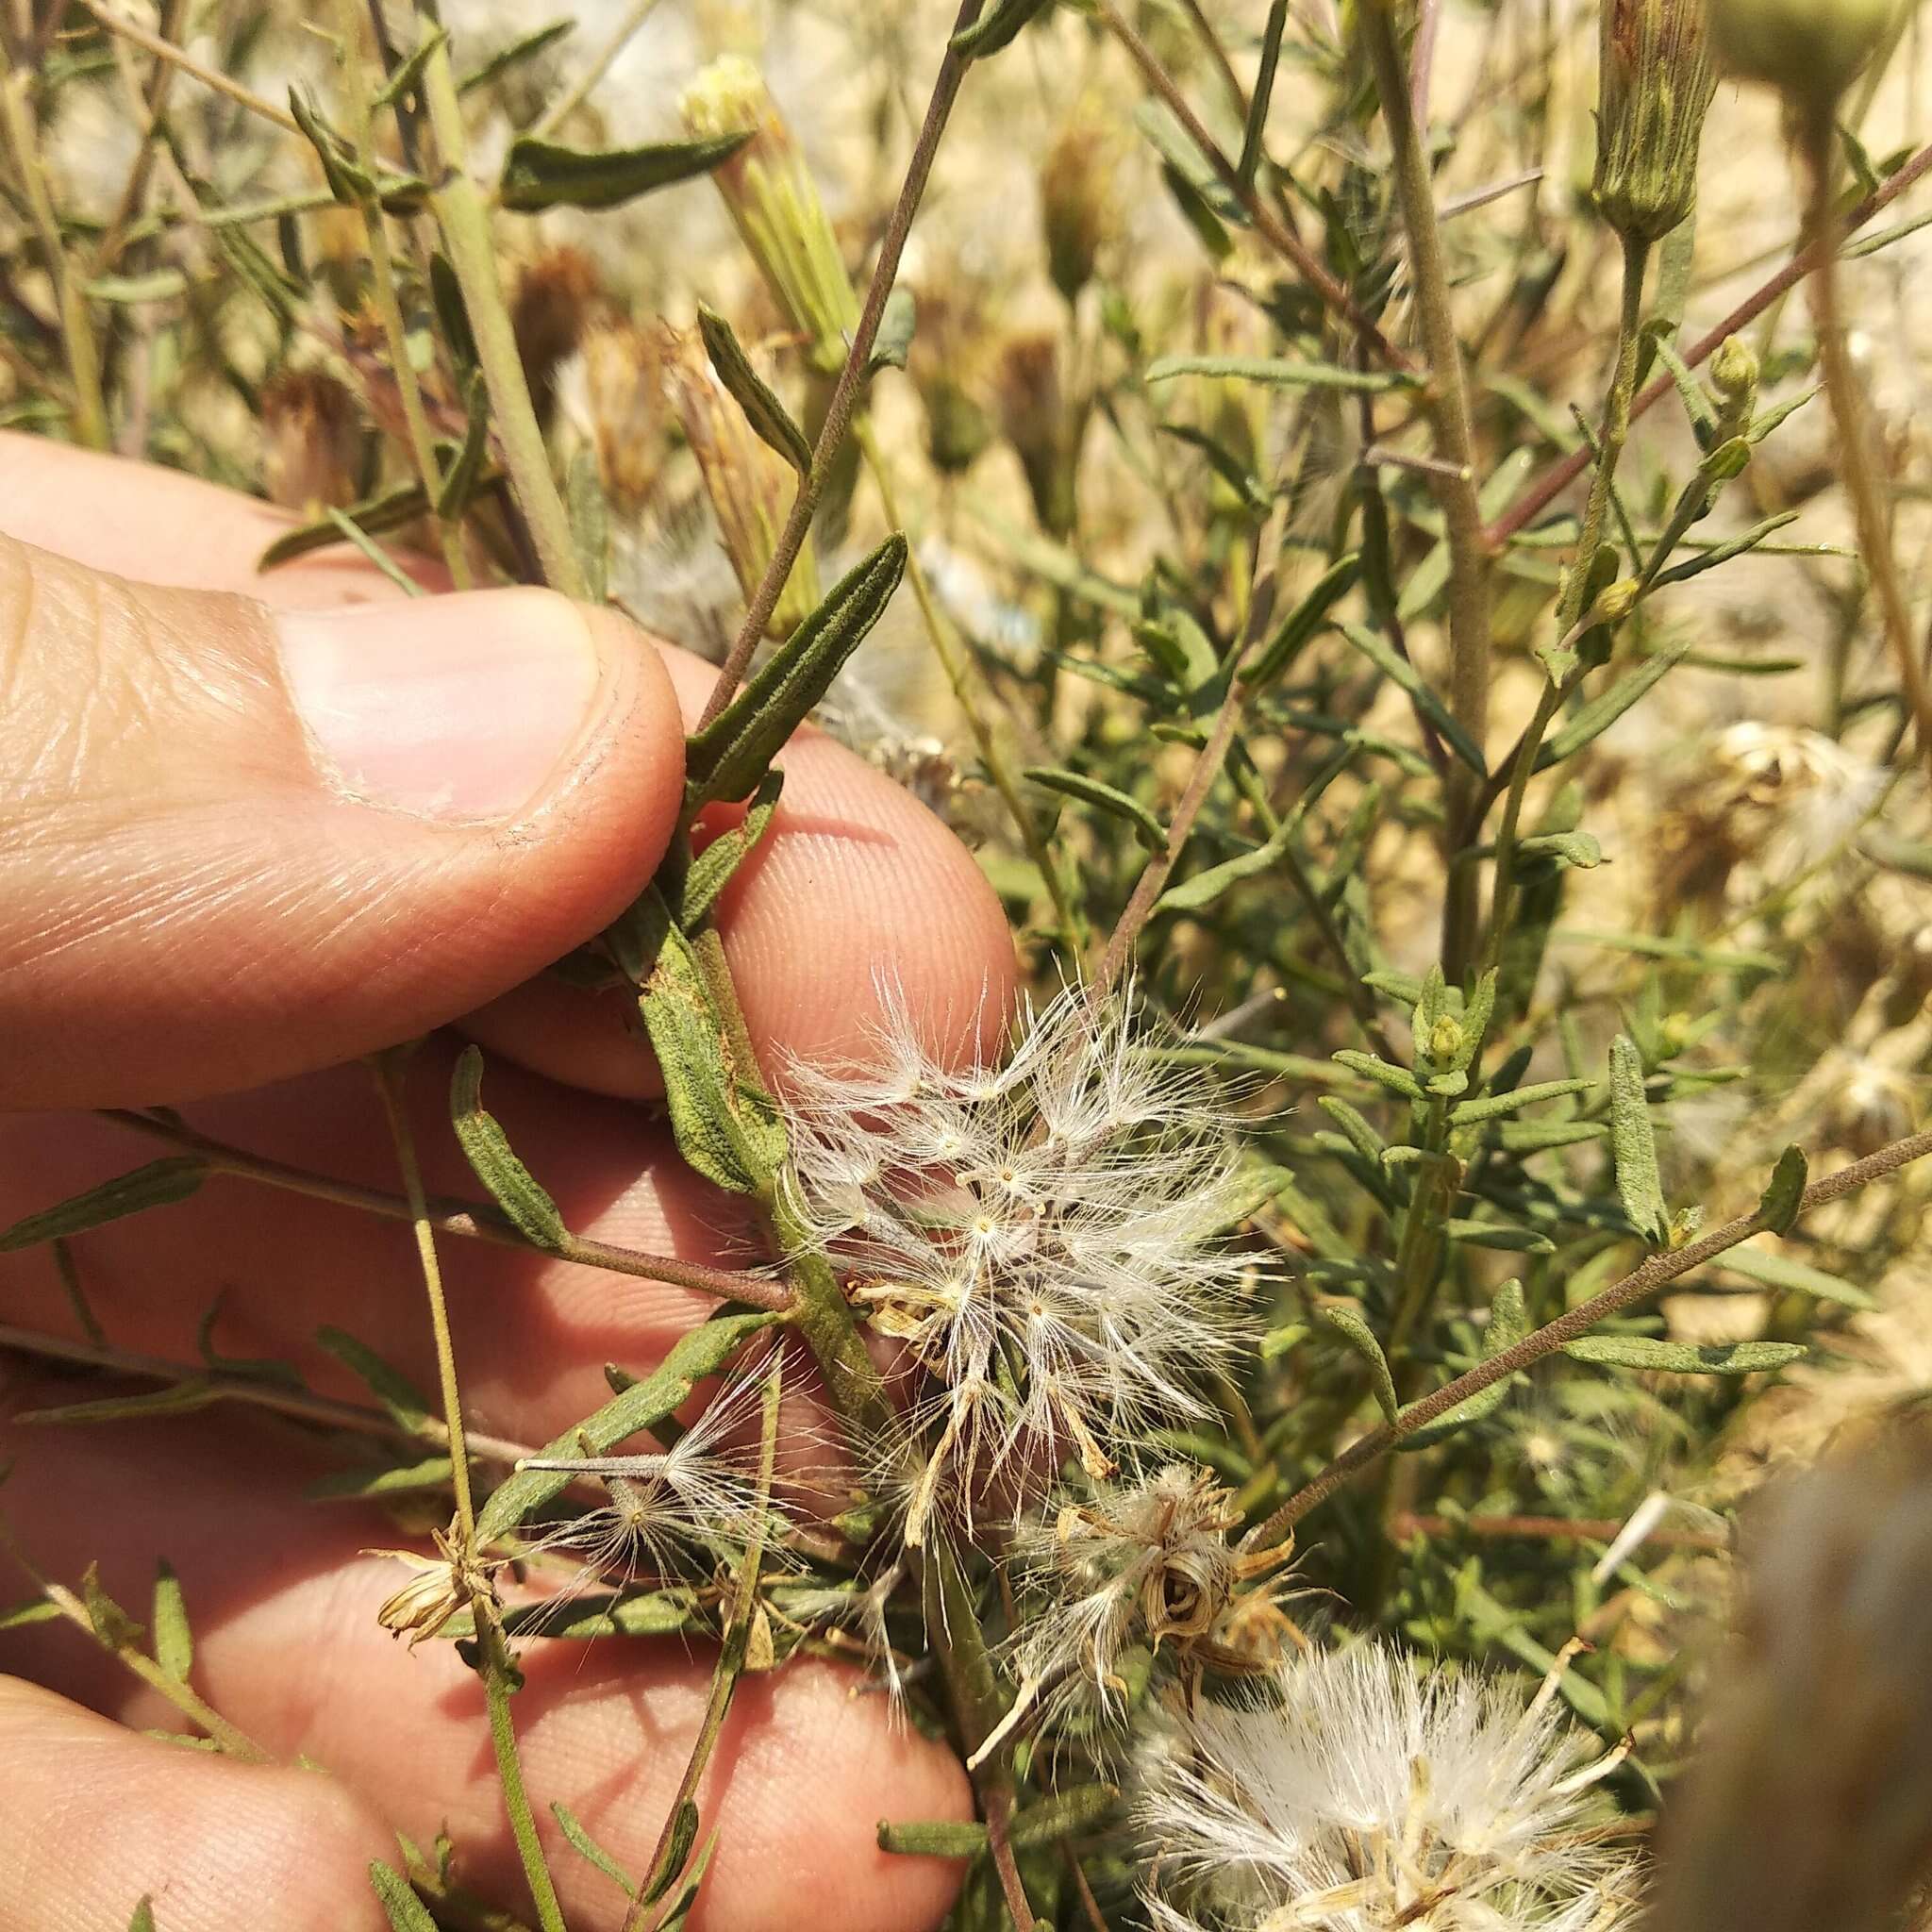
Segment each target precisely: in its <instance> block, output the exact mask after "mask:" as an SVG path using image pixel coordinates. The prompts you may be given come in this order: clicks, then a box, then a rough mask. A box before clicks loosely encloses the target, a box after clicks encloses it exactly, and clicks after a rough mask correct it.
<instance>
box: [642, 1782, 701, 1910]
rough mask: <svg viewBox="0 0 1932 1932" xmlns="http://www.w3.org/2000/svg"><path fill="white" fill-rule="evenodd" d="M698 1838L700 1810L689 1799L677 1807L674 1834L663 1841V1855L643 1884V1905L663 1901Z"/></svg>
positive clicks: (672, 1828)
mask: <svg viewBox="0 0 1932 1932" xmlns="http://www.w3.org/2000/svg"><path fill="white" fill-rule="evenodd" d="M697 1835H698V1807H696V1805H694V1804H693V1803H692V1802H691V1799H689V1798H687V1799H685V1800H684V1802H683V1803H682V1804H681V1805H679V1806H678V1807H677V1816H676V1818H675V1819H674V1820H673V1822H672V1826H671V1835H670V1836H669V1838H667V1839H666V1840H665V1841H664V1852H663V1856H662V1857H660V1858H659V1859H658V1863H657V1864H656V1865H655V1866H654V1867H653V1868H652V1871H651V1875H650V1877H649V1878H648V1879H646V1880H645V1882H644V1903H645V1904H646V1905H650V1904H651V1903H652V1902H653V1901H655V1900H657V1899H660V1898H662V1897H663V1896H664V1894H665V1893H666V1892H667V1891H669V1890H671V1888H672V1886H673V1885H675V1883H676V1882H677V1874H679V1873H680V1872H682V1871H683V1870H684V1867H685V1861H686V1860H687V1859H688V1858H689V1857H691V1846H692V1844H693V1843H695V1842H696V1840H697Z"/></svg>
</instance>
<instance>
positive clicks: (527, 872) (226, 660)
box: [0, 540, 683, 1107]
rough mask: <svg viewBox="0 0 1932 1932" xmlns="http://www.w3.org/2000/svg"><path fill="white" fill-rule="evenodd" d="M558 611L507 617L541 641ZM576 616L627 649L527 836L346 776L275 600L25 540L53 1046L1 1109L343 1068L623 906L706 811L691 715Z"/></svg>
mask: <svg viewBox="0 0 1932 1932" xmlns="http://www.w3.org/2000/svg"><path fill="white" fill-rule="evenodd" d="M512 597H513V598H514V599H518V600H522V601H521V602H520V603H519V602H512V601H510V598H512ZM548 597H549V593H548V592H543V591H517V592H513V593H509V595H508V596H507V597H506V599H505V600H504V601H503V602H502V603H501V604H500V605H498V606H497V607H496V608H500V609H502V610H504V611H505V612H506V621H508V613H509V612H511V611H519V612H521V613H523V614H522V615H521V616H520V617H519V619H518V621H519V622H526V621H528V613H529V611H530V609H531V608H532V600H543V599H546V598H548ZM554 611H555V615H554V616H553V617H551V618H549V619H547V620H546V622H547V623H549V624H550V625H552V626H553V627H555V626H558V625H561V626H577V627H582V626H585V625H589V626H591V633H590V635H588V636H587V638H586V642H587V643H590V642H591V641H596V644H597V649H596V658H595V661H596V663H597V665H598V667H599V669H598V678H599V682H598V686H597V689H596V691H595V694H594V695H593V697H592V698H591V706H590V709H589V712H588V714H587V720H586V723H585V724H584V725H583V727H582V729H581V731H580V732H579V734H578V737H577V739H576V741H575V748H574V749H573V750H572V752H571V753H569V754H568V755H567V756H565V757H564V758H562V759H561V761H560V762H559V763H558V765H557V767H556V768H555V770H554V772H553V774H552V776H551V778H550V779H549V780H548V782H547V783H546V784H545V785H544V786H543V787H542V789H541V791H539V793H538V795H537V797H536V798H535V799H534V800H533V801H532V803H531V805H530V806H529V807H528V808H526V809H525V811H523V812H522V813H521V814H520V815H519V817H518V818H517V820H516V822H515V823H514V824H509V825H505V824H486V825H462V824H437V823H431V822H429V821H426V820H424V819H421V818H418V817H415V816H413V815H410V814H406V813H399V812H392V811H388V810H385V809H383V808H379V807H375V806H372V805H370V804H367V803H364V802H362V801H360V800H358V799H356V798H353V797H351V796H348V795H345V794H344V793H342V792H341V791H340V789H339V788H337V787H336V786H335V785H334V784H333V783H332V782H331V781H330V780H328V779H326V778H325V776H324V775H323V774H322V773H321V772H319V771H318V769H317V768H316V765H315V763H314V761H313V760H312V758H311V757H310V755H309V751H308V739H307V735H306V733H305V731H304V728H303V725H302V724H301V722H300V720H299V718H298V716H297V714H296V711H295V708H294V705H293V702H292V700H291V696H290V693H289V691H288V689H287V687H286V685H285V683H284V681H283V678H282V672H281V657H280V647H279V644H278V642H277V641H276V639H275V635H274V632H273V627H272V625H271V622H270V619H269V616H268V613H267V612H266V611H265V610H264V609H263V608H262V607H261V606H259V605H258V604H257V603H255V602H253V601H252V600H249V599H246V598H243V597H240V596H235V595H231V594H228V593H219V594H217V595H214V596H209V595H207V594H203V593H192V592H184V591H142V590H138V589H137V588H136V587H135V586H133V585H131V584H129V583H128V582H126V581H125V580H123V579H119V578H112V577H104V576H100V575H95V574H92V573H90V572H88V571H84V570H82V569H80V568H79V567H77V566H76V565H75V564H74V563H72V562H71V561H69V560H68V559H66V558H59V557H56V556H53V555H52V554H50V553H47V552H44V551H38V550H33V549H30V548H29V547H27V546H25V545H23V544H19V543H14V542H12V541H4V540H0V670H4V672H5V675H6V676H7V679H8V734H7V742H8V754H9V757H11V758H14V759H16V760H17V762H16V763H15V765H14V767H13V771H12V774H11V777H10V780H9V783H8V788H7V791H8V796H7V800H6V818H7V823H8V838H7V839H6V841H4V845H0V903H4V904H5V905H6V906H7V908H8V916H7V920H6V922H5V925H4V928H0V1030H4V1031H5V1033H6V1035H7V1036H8V1037H9V1038H12V1039H15V1040H26V1039H31V1040H33V1041H35V1051H34V1052H33V1053H32V1054H31V1055H18V1054H17V1055H13V1056H10V1057H8V1063H7V1065H6V1067H5V1068H4V1069H0V1099H4V1100H5V1101H6V1102H7V1103H8V1104H11V1105H13V1106H23V1107H25V1106H47V1105H53V1104H59V1103H61V1102H68V1103H72V1102H75V1101H81V1102H88V1103H92V1104H99V1103H103V1102H110V1101H114V1102H127V1101H132V1100H141V1099H152V1098H153V1097H155V1096H156V1095H157V1094H164V1095H166V1096H168V1097H169V1098H171V1099H176V1100H179V1099H186V1098H191V1097H193V1096H194V1095H197V1094H201V1093H207V1092H219V1091H227V1090H229V1089H232V1088H236V1087H240V1086H244V1085H250V1084H253V1083H254V1082H256V1081H258V1080H260V1079H264V1078H271V1077H275V1076H277V1075H279V1074H289V1073H295V1072H299V1071H302V1070H304V1069H306V1068H307V1067H310V1066H318V1065H326V1064H327V1063H328V1062H329V1061H331V1060H334V1059H339V1058H346V1057H347V1056H349V1055H351V1054H354V1053H359V1052H365V1051H368V1050H370V1049H371V1048H374V1047H376V1046H380V1045H385V1044H387V1043H389V1042H390V1041H393V1040H396V1039H399V1038H407V1037H408V1036H409V1035H410V1034H413V1033H418V1032H422V1031H425V1030H426V1029H427V1028H428V1027H429V1026H432V1025H436V1024H441V1023H442V1022H444V1021H447V1020H449V1019H451V1018H453V1017H454V1016H455V1015H456V1014H458V1013H459V1012H461V1011H462V1010H463V1009H464V1008H466V1007H469V1006H472V1005H475V1003H476V1002H477V1001H478V1000H479V999H483V998H486V997H489V996H491V995H493V994H495V993H497V992H500V991H502V990H503V989H504V988H505V987H506V986H508V985H510V984H513V983H514V982H515V981H516V980H518V979H519V978H521V977H523V976H525V974H529V973H531V972H534V971H536V970H538V969H540V968H541V966H542V965H544V964H545V963H546V962H547V961H549V960H551V959H553V958H556V957H557V956H558V954H559V953H561V952H564V951H566V950H568V948H569V947H570V946H572V945H573V944H575V943H576V942H577V941H580V940H581V939H583V938H585V937H587V936H588V935H589V934H591V932H594V931H595V930H596V929H597V928H598V927H599V926H600V925H602V924H605V923H607V922H608V920H609V919H610V918H612V917H614V916H615V914H616V913H617V912H618V911H620V910H622V908H624V906H625V904H627V903H628V901H629V899H630V898H631V896H632V895H633V893H634V892H635V891H636V888H637V884H638V881H639V880H640V879H641V878H642V877H644V876H646V875H647V874H648V873H649V872H650V870H651V869H652V868H653V867H654V866H655V865H656V863H657V861H658V857H659V856H660V855H661V853H662V851H663V848H664V845H665V842H666V841H667V840H668V837H669V835H670V830H671V826H672V824H673V821H674V820H675V814H676V809H677V805H678V800H679V797H680V792H681V783H682V765H683V752H682V738H681V733H680V731H679V728H678V721H677V713H676V709H675V702H674V701H673V699H672V696H671V691H670V687H669V684H668V682H667V680H666V678H665V675H664V672H663V669H662V666H661V665H660V664H659V662H658V658H657V657H656V654H655V652H654V651H653V650H652V648H651V647H650V646H649V645H648V644H647V643H645V642H644V641H642V640H641V637H639V636H638V635H637V634H635V633H632V632H630V631H629V630H628V628H627V627H626V626H625V625H623V623H622V621H621V620H619V619H618V618H616V617H614V616H610V615H607V614H604V613H595V614H591V615H587V614H586V613H583V612H581V611H578V610H575V609H574V608H572V607H570V606H568V605H566V604H564V603H562V602H561V600H555V602H554ZM565 634H566V635H567V634H568V633H567V631H566V633H565ZM81 1016H85V1019H86V1024H75V1022H76V1020H77V1019H79V1018H80V1017H81Z"/></svg>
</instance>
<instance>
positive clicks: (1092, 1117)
mask: <svg viewBox="0 0 1932 1932" xmlns="http://www.w3.org/2000/svg"><path fill="white" fill-rule="evenodd" d="M789 1084H790V1094H791V1098H790V1099H789V1101H788V1102H787V1116H788V1119H787V1125H788V1128H789V1130H790V1134H791V1147H792V1162H791V1169H790V1171H789V1173H788V1176H787V1182H786V1186H787V1195H788V1200H787V1211H788V1214H789V1216H790V1218H791V1221H792V1222H793V1223H794V1224H795V1225H796V1227H797V1229H798V1230H799V1231H800V1232H801V1233H802V1235H803V1236H804V1237H805V1239H806V1240H807V1241H809V1242H810V1243H812V1244H813V1245H815V1246H816V1247H817V1248H818V1249H819V1250H820V1251H821V1252H822V1253H824V1254H825V1255H826V1256H827V1257H829V1258H830V1259H831V1260H832V1262H833V1264H834V1265H835V1266H836V1267H838V1268H839V1269H840V1270H841V1272H842V1274H844V1275H845V1276H846V1278H847V1280H848V1282H849V1284H850V1287H849V1292H850V1293H851V1294H852V1296H853V1297H854V1299H855V1300H856V1301H857V1302H858V1303H859V1304H860V1305H862V1306H864V1307H869V1308H870V1309H871V1310H872V1313H873V1319H874V1324H875V1325H876V1326H877V1327H878V1328H879V1329H881V1330H882V1331H883V1332H885V1333H887V1334H889V1335H892V1336H896V1337H899V1338H901V1339H903V1340H904V1341H906V1342H907V1343H908V1346H909V1348H910V1350H911V1353H912V1354H913V1356H914V1357H916V1358H917V1360H918V1361H919V1362H920V1363H921V1364H922V1365H923V1366H924V1368H925V1369H926V1370H927V1371H928V1372H929V1373H930V1374H931V1375H932V1376H933V1378H934V1383H935V1391H934V1392H933V1393H932V1394H931V1395H930V1396H929V1397H927V1398H925V1399H924V1400H922V1401H921V1402H920V1403H919V1404H918V1405H916V1407H915V1408H914V1412H913V1417H912V1424H913V1430H914V1434H915V1436H916V1437H917V1438H918V1439H919V1440H920V1441H921V1443H922V1450H921V1456H920V1461H921V1464H922V1467H921V1471H920V1474H918V1476H917V1478H916V1480H914V1481H913V1483H912V1491H911V1496H910V1501H909V1505H908V1517H907V1524H906V1539H907V1541H908V1542H910V1543H914V1544H917V1543H919V1542H921V1541H923V1540H924V1535H925V1532H926V1528H927V1526H928V1524H929V1523H930V1521H931V1519H932V1517H933V1514H934V1511H935V1509H936V1508H938V1507H944V1508H945V1509H946V1510H947V1512H948V1513H949V1514H951V1515H953V1516H954V1517H956V1518H957V1519H958V1520H960V1521H962V1522H963V1523H965V1524H967V1525H968V1526H969V1527H970V1524H971V1522H972V1511H973V1503H974V1495H975V1493H978V1492H980V1491H983V1490H984V1488H985V1486H986V1485H987V1484H988V1483H989V1482H990V1481H991V1480H993V1479H995V1478H1000V1477H1003V1478H1004V1479H1005V1480H1007V1481H1008V1482H1009V1483H1013V1482H1019V1481H1022V1480H1024V1479H1025V1478H1027V1477H1029V1476H1030V1477H1036V1478H1037V1477H1038V1476H1040V1475H1041V1474H1043V1473H1044V1472H1045V1471H1048V1470H1051V1469H1052V1468H1054V1467H1057V1466H1058V1463H1059V1462H1060V1461H1061V1460H1062V1459H1064V1457H1066V1456H1067V1455H1069V1454H1074V1455H1077V1456H1078V1457H1079V1459H1080V1461H1081V1463H1082V1465H1083V1466H1084V1467H1085V1469H1086V1470H1087V1472H1088V1474H1089V1475H1090V1476H1091V1477H1092V1478H1094V1479H1095V1480H1100V1479H1103V1478H1105V1477H1108V1476H1109V1475H1111V1474H1113V1473H1114V1470H1115V1468H1116V1464H1117V1460H1118V1457H1119V1453H1120V1450H1121V1449H1122V1447H1123V1446H1124V1445H1126V1444H1131V1443H1133V1442H1136V1441H1140V1440H1141V1439H1142V1438H1143V1437H1144V1436H1145V1434H1146V1432H1147V1431H1148V1430H1149V1429H1150V1428H1151V1427H1153V1426H1156V1425H1158V1424H1165V1423H1170V1422H1174V1421H1178V1420H1181V1419H1184V1418H1187V1417H1191V1416H1198V1415H1201V1414H1203V1413H1204V1412H1205V1406H1204V1404H1203V1403H1202V1401H1201V1399H1200V1397H1199V1395H1198V1394H1197V1393H1196V1392H1195V1391H1194V1388H1193V1386H1192V1385H1193V1381H1194V1378H1195V1377H1196V1376H1197V1375H1198V1374H1200V1373H1201V1372H1203V1371H1204V1370H1210V1369H1212V1368H1214V1367H1215V1366H1216V1365H1217V1364H1219V1363H1221V1362H1223V1361H1224V1359H1225V1358H1226V1357H1227V1354H1228V1352H1229V1350H1230V1348H1231V1346H1232V1336H1231V1333H1230V1329H1229V1325H1228V1322H1227V1319H1226V1318H1227V1315H1228V1312H1229V1310H1230V1307H1231V1306H1232V1303H1233V1299H1234V1296H1235V1294H1236V1291H1237V1290H1238V1288H1239V1286H1240V1284H1241V1281H1242V1279H1243V1276H1244V1274H1245V1272H1246V1262H1245V1259H1244V1257H1242V1256H1241V1254H1240V1253H1239V1252H1237V1251H1235V1250H1233V1249H1231V1248H1229V1247H1228V1245H1227V1244H1226V1243H1225V1242H1224V1240H1223V1239H1222V1237H1223V1234H1224V1230H1225V1229H1226V1228H1227V1226H1228V1224H1230V1223H1231V1222H1232V1221H1233V1220H1234V1219H1235V1218H1237V1216H1238V1214H1239V1212H1240V1198H1239V1197H1240V1193H1241V1189H1240V1184H1239V1182H1238V1179H1237V1169H1236V1158H1235V1153H1234V1149H1233V1146H1232V1143H1231V1141H1230V1139H1229V1135H1228V1127H1229V1124H1230V1122H1229V1118H1228V1116H1227V1114H1226V1112H1225V1109H1224V1107H1223V1106H1221V1105H1219V1104H1217V1100H1216V1097H1215V1093H1214V1090H1213V1088H1212V1087H1211V1085H1210V1084H1209V1083H1208V1081H1207V1080H1206V1079H1205V1078H1204V1077H1203V1076H1200V1075H1196V1074H1191V1073H1190V1072H1186V1071H1182V1070H1176V1069H1174V1068H1173V1067H1171V1066H1167V1065H1163V1064H1161V1063H1160V1062H1159V1061H1158V1059H1157V1058H1154V1057H1153V1056H1151V1055H1150V1054H1149V1053H1148V1052H1147V1051H1146V1050H1145V1045H1144V1043H1143V1042H1142V1041H1140V1040H1138V1039H1137V1037H1136V1031H1135V1027H1134V1024H1133V1022H1132V1019H1131V1015H1130V1011H1129V1008H1128V1004H1127V1002H1126V1001H1124V1000H1123V999H1105V1000H1098V1001H1096V1000H1091V999H1090V997H1089V996H1088V994H1087V993H1086V992H1085V991H1082V990H1080V989H1078V988H1074V989H1070V990H1069V991H1067V992H1065V993H1063V994H1062V995H1061V996H1060V997H1059V998H1058V999H1057V1000H1056V1001H1054V1002H1053V1003H1052V1004H1051V1005H1050V1006H1049V1007H1048V1008H1046V1009H1045V1010H1043V1011H1041V1012H1038V1013H1032V1014H1029V1015H1028V1017H1027V1019H1026V1022H1025V1024H1024V1025H1023V1027H1022V1028H1021V1031H1020V1035H1019V1041H1018V1044H1017V1045H1016V1047H1015V1049H1014V1051H1013V1053H1012V1055H1011V1056H1010V1058H1008V1061H1007V1062H1006V1064H1005V1065H1004V1066H1001V1067H998V1068H994V1069H990V1070H985V1071H976V1072H968V1073H952V1072H949V1071H948V1070H947V1069H946V1068H944V1067H943V1066H941V1065H940V1064H938V1063H937V1062H936V1061H935V1060H934V1059H933V1058H931V1057H930V1056H929V1055H928V1054H927V1053H926V1052H925V1051H924V1048H923V1046H922V1045H921V1043H920V1041H919V1038H918V1035H917V1033H916V1032H915V1030H914V1028H913V1026H912V1024H911V1022H910V1019H909V1016H908V1014H907V1013H906V1011H905V1010H904V1008H903V1005H902V1004H901V1003H899V1002H897V1001H888V1002H887V1016H886V1018H885V1020H884V1021H883V1022H882V1023H881V1025H880V1027H879V1030H878V1035H877V1038H876V1040H875V1041H874V1055H873V1063H872V1064H871V1065H870V1066H869V1067H867V1068H864V1069H859V1070H854V1071H850V1072H840V1073H828V1072H824V1071H823V1070H819V1069H813V1068H809V1067H799V1068H795V1069H794V1070H793V1071H792V1074H791V1080H790V1083H789Z"/></svg>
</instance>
